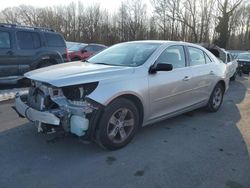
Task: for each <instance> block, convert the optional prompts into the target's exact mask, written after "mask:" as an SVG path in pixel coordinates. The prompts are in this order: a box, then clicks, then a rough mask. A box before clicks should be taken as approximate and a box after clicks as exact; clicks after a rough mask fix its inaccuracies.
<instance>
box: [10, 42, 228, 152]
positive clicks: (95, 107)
mask: <svg viewBox="0 0 250 188" xmlns="http://www.w3.org/2000/svg"><path fill="white" fill-rule="evenodd" d="M226 72H227V71H226V66H225V64H224V63H220V61H219V60H217V58H216V57H215V56H214V55H213V54H211V53H210V52H209V51H208V50H206V49H204V48H203V47H200V46H198V45H194V44H191V43H185V42H173V41H134V42H126V43H120V44H117V45H114V46H112V47H110V48H108V49H106V50H104V51H103V52H101V53H99V54H97V55H95V56H94V57H92V58H90V59H89V60H88V61H86V62H74V63H65V64H60V65H55V66H50V67H47V68H42V69H38V70H35V71H32V72H29V73H26V74H25V76H26V77H27V78H29V79H30V80H31V82H32V86H31V87H30V90H29V93H28V94H27V95H22V96H19V95H17V96H16V100H15V103H16V111H17V112H18V114H19V115H20V116H22V117H26V118H27V119H28V120H30V121H31V122H34V123H35V124H36V125H37V127H38V131H43V132H50V133H51V132H55V131H58V130H63V131H65V132H69V133H73V134H75V135H77V136H79V137H84V138H88V139H92V140H95V141H96V142H97V143H98V144H100V145H101V146H103V147H105V148H107V149H111V150H114V149H119V148H121V147H123V146H125V145H127V144H128V143H129V142H130V141H131V140H132V138H133V137H134V135H135V134H136V132H137V131H138V129H139V128H140V127H142V126H146V125H149V124H153V123H155V122H157V121H161V120H164V119H166V118H169V117H172V116H176V115H179V114H182V113H185V112H188V111H191V110H194V109H196V108H200V107H206V109H207V110H208V111H209V112H216V111H217V110H218V109H219V108H220V106H221V104H222V101H223V95H224V93H225V91H226V90H227V88H228V82H229V78H228V77H227V76H226V74H227V73H226Z"/></svg>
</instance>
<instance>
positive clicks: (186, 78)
mask: <svg viewBox="0 0 250 188" xmlns="http://www.w3.org/2000/svg"><path fill="white" fill-rule="evenodd" d="M190 78H191V77H189V76H185V77H184V78H183V81H188V80H190Z"/></svg>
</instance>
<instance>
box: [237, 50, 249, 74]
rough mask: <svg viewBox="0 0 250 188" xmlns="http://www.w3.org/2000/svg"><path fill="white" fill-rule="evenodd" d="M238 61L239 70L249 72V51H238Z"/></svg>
mask: <svg viewBox="0 0 250 188" xmlns="http://www.w3.org/2000/svg"><path fill="white" fill-rule="evenodd" d="M238 63H239V67H240V71H241V72H243V73H244V74H249V72H250V53H248V52H247V53H240V54H239V55H238Z"/></svg>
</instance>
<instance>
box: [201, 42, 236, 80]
mask: <svg viewBox="0 0 250 188" xmlns="http://www.w3.org/2000/svg"><path fill="white" fill-rule="evenodd" d="M201 46H203V47H205V48H206V49H207V50H209V51H210V52H211V53H212V54H214V55H215V56H216V57H217V58H218V59H220V60H221V61H222V62H223V63H225V64H226V66H227V76H228V77H229V78H230V80H235V79H236V76H237V72H238V62H237V60H236V59H235V58H234V57H233V56H232V54H231V53H230V52H228V51H226V50H225V49H223V48H220V47H218V46H216V45H214V44H201Z"/></svg>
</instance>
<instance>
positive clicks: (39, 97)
mask: <svg viewBox="0 0 250 188" xmlns="http://www.w3.org/2000/svg"><path fill="white" fill-rule="evenodd" d="M97 86H98V82H93V83H87V84H81V85H74V86H66V87H61V88H57V87H54V86H51V85H49V84H46V83H41V82H37V81H32V84H31V87H30V89H29V93H28V94H25V95H19V94H17V95H16V99H15V109H16V111H17V113H18V114H19V115H20V116H23V117H26V118H27V119H28V120H29V121H31V122H34V123H35V124H36V125H37V127H38V132H46V133H53V132H56V130H57V129H60V130H64V131H65V132H70V133H73V134H75V135H77V136H84V135H85V134H86V133H87V132H88V130H89V126H90V119H91V118H93V117H92V116H93V114H94V112H96V111H97V110H98V109H99V108H101V105H100V104H99V103H96V102H95V101H92V100H90V99H88V98H87V96H88V95H89V94H90V93H92V92H93V91H94V90H95V89H96V87H97Z"/></svg>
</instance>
